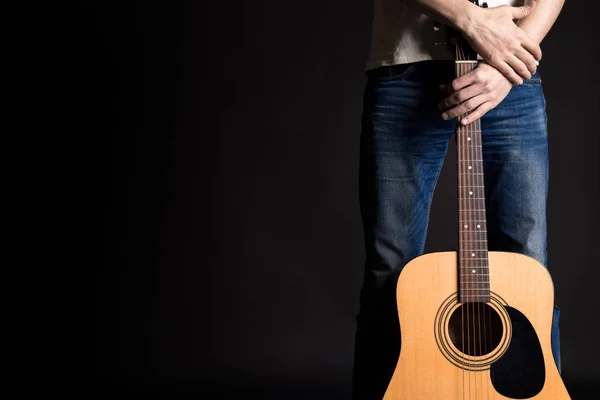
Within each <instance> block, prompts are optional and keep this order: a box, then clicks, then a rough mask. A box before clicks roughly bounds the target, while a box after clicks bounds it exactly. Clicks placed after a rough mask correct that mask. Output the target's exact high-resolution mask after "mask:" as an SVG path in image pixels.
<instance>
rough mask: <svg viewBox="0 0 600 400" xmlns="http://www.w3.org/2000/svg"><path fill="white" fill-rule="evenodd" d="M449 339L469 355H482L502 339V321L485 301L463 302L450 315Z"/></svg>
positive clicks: (492, 348)
mask: <svg viewBox="0 0 600 400" xmlns="http://www.w3.org/2000/svg"><path fill="white" fill-rule="evenodd" d="M448 331H449V333H450V340H451V341H452V343H453V344H454V346H456V348H457V349H458V350H460V351H461V352H462V353H464V354H467V355H469V356H474V357H477V356H483V355H486V354H488V353H490V352H492V350H494V349H495V348H496V347H497V346H498V344H499V343H500V340H501V339H502V331H503V329H502V321H501V320H500V316H499V315H498V313H497V312H496V311H495V310H494V309H493V308H492V307H490V306H489V305H487V304H486V303H464V304H462V305H461V306H460V307H458V308H457V309H456V310H454V312H453V313H452V316H450V321H449V322H448Z"/></svg>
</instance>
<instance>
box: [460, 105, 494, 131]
mask: <svg viewBox="0 0 600 400" xmlns="http://www.w3.org/2000/svg"><path fill="white" fill-rule="evenodd" d="M492 108H494V105H493V104H492V103H490V102H489V101H488V102H486V103H483V104H481V105H480V106H479V107H477V108H476V109H475V110H474V111H473V112H472V113H471V114H469V115H467V116H466V117H464V118H463V119H462V120H461V121H460V124H461V125H468V124H472V123H473V122H475V121H477V120H478V119H479V118H481V117H483V116H484V115H485V114H486V113H487V112H488V111H490V110H491V109H492Z"/></svg>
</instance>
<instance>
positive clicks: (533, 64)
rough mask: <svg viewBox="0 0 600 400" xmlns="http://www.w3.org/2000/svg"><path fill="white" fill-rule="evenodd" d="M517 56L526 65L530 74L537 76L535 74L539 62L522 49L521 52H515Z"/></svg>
mask: <svg viewBox="0 0 600 400" xmlns="http://www.w3.org/2000/svg"><path fill="white" fill-rule="evenodd" d="M515 56H516V57H517V58H518V59H519V60H521V61H522V62H523V63H524V64H525V66H526V67H527V70H529V73H531V75H533V74H535V72H536V71H537V61H536V60H535V58H533V56H532V55H531V54H530V53H529V52H528V51H527V50H525V49H524V48H521V49H520V50H517V51H516V52H515ZM530 78H531V77H530ZM530 78H527V79H530Z"/></svg>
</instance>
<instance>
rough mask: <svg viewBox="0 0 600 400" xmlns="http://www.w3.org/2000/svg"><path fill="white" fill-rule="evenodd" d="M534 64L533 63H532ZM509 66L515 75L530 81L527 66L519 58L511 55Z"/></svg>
mask: <svg viewBox="0 0 600 400" xmlns="http://www.w3.org/2000/svg"><path fill="white" fill-rule="evenodd" d="M534 62H535V61H534ZM509 64H510V65H511V67H513V69H514V70H515V72H516V73H517V74H519V76H520V77H521V78H523V79H531V72H529V68H527V64H525V63H524V62H523V60H521V59H520V58H519V57H517V56H516V55H514V54H513V56H512V57H511V59H510V61H509Z"/></svg>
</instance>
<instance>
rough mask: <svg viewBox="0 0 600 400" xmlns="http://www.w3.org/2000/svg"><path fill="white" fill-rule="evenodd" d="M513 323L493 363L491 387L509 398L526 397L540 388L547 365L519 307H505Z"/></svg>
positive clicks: (530, 327)
mask: <svg viewBox="0 0 600 400" xmlns="http://www.w3.org/2000/svg"><path fill="white" fill-rule="evenodd" d="M504 308H505V309H506V312H507V313H508V315H509V317H510V320H511V325H512V337H511V341H510V344H509V345H508V348H507V349H506V351H505V353H504V354H503V355H502V357H501V358H500V359H498V360H497V361H496V362H495V363H493V364H492V366H491V369H490V378H491V381H492V385H493V386H494V389H496V391H497V392H498V393H500V394H501V395H503V396H505V397H509V398H511V399H528V398H531V397H533V396H535V395H537V394H538V393H540V392H541V391H542V389H543V388H544V382H545V380H546V368H545V364H544V355H543V353H542V347H541V345H540V342H539V340H538V337H537V334H536V332H535V329H534V328H533V326H532V325H531V323H530V322H529V320H528V319H527V317H525V315H523V314H522V313H521V312H520V311H519V310H517V309H515V308H512V307H509V306H504Z"/></svg>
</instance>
